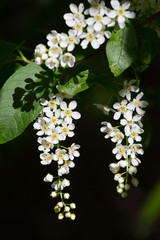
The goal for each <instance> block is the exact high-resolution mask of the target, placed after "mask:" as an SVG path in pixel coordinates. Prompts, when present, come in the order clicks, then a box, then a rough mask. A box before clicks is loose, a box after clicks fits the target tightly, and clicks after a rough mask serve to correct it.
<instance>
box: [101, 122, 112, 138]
mask: <svg viewBox="0 0 160 240" xmlns="http://www.w3.org/2000/svg"><path fill="white" fill-rule="evenodd" d="M101 124H102V125H104V126H103V127H101V128H100V131H101V132H103V133H107V134H106V135H105V136H104V137H105V138H106V139H107V138H109V137H110V136H111V133H112V131H113V130H114V128H113V127H112V125H111V124H110V123H109V122H101Z"/></svg>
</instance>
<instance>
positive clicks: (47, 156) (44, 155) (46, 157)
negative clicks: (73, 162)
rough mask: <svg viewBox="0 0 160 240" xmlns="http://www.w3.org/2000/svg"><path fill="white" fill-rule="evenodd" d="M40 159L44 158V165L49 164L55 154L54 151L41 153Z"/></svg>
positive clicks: (42, 162)
mask: <svg viewBox="0 0 160 240" xmlns="http://www.w3.org/2000/svg"><path fill="white" fill-rule="evenodd" d="M40 159H41V160H42V161H41V164H42V165H48V164H50V163H51V162H52V160H53V154H52V153H48V152H44V153H41V154H40Z"/></svg>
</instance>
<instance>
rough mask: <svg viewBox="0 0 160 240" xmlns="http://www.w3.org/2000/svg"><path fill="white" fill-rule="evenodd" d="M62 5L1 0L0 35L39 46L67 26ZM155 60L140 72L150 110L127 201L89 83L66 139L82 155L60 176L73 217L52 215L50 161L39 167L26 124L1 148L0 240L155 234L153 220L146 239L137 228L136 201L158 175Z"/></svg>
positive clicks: (54, 0) (97, 93) (97, 95)
mask: <svg viewBox="0 0 160 240" xmlns="http://www.w3.org/2000/svg"><path fill="white" fill-rule="evenodd" d="M74 2H75V3H78V2H79V1H74ZM69 3H70V1H69V0H65V1H64V0H34V1H33V0H23V1H18V0H15V1H11V0H8V1H7V0H6V1H5V0H1V2H0V22H1V29H0V37H1V39H3V40H6V41H10V42H15V43H20V42H22V41H24V40H25V46H27V47H29V48H31V49H34V48H35V46H36V45H37V44H38V43H44V44H45V43H46V39H45V37H46V34H47V33H48V32H49V31H51V30H53V29H55V30H57V31H58V32H61V31H64V32H65V31H66V30H67V27H66V26H65V23H64V20H63V14H64V13H66V12H69V10H68V5H69ZM32 51H33V50H32ZM32 53H33V52H26V55H27V57H29V58H31V57H32ZM159 57H160V56H159V53H157V56H156V57H155V58H154V60H153V62H152V64H151V65H150V67H149V68H148V69H147V70H146V71H145V73H144V74H143V75H142V82H141V87H142V89H143V90H144V91H145V93H146V99H147V100H148V101H149V103H150V107H149V108H148V109H147V114H146V115H147V118H146V119H147V120H146V122H147V123H146V124H145V131H146V132H147V133H148V134H146V135H145V137H144V140H145V146H146V149H145V154H144V156H143V157H142V158H141V160H142V164H141V166H140V167H139V168H138V174H137V176H138V179H139V181H140V185H139V187H138V188H132V189H131V190H130V191H129V196H128V197H127V198H126V199H121V197H120V196H119V195H118V194H117V193H116V189H115V187H116V184H115V182H114V180H113V175H112V173H111V172H110V171H109V169H108V165H109V163H111V162H114V156H113V155H112V153H111V149H112V148H111V144H110V141H106V140H105V139H104V136H103V134H102V133H100V131H99V129H100V126H101V124H100V123H101V121H103V120H106V117H105V116H104V115H103V114H102V113H101V112H100V111H99V110H97V109H96V108H95V107H94V106H93V103H95V102H96V103H97V102H100V101H101V95H102V92H101V91H102V89H101V88H99V89H94V88H93V89H92V90H91V91H88V92H86V94H84V97H85V101H87V102H88V107H86V106H83V107H82V106H81V108H80V109H79V110H80V111H81V114H82V118H81V119H80V120H79V121H78V122H77V124H76V135H75V137H74V138H73V142H76V143H79V144H80V145H81V156H80V158H78V159H76V160H75V163H76V167H75V168H74V169H73V170H72V171H71V173H70V175H68V176H67V177H69V179H70V180H71V186H70V187H69V188H68V192H70V193H71V200H72V201H73V202H76V204H77V209H76V211H75V212H76V215H77V218H76V220H75V221H70V220H64V221H58V220H57V216H56V214H55V213H54V210H53V208H54V205H55V204H56V201H57V200H56V199H52V198H51V197H50V196H49V194H50V191H51V188H50V184H47V183H44V182H43V178H44V176H45V175H46V174H47V173H48V172H50V173H51V172H52V168H53V167H54V166H53V165H52V166H51V165H50V166H46V167H45V166H42V165H41V164H40V160H39V152H38V150H37V147H38V144H37V137H36V135H35V132H34V130H33V127H32V124H31V125H30V126H29V127H28V128H27V129H26V130H25V132H24V133H23V134H22V135H21V136H20V137H18V138H17V139H15V140H13V141H11V142H9V143H7V144H4V145H1V146H0V159H1V161H0V228H1V230H0V233H1V236H2V238H1V239H9V236H12V238H13V239H18V240H19V239H22V240H32V239H39V240H54V239H59V240H61V239H67V240H69V239H76V240H82V239H83V240H85V239H92V238H93V237H94V238H95V239H99V240H106V239H118V238H119V239H130V240H132V239H155V240H156V239H160V229H159V226H160V221H159V220H160V219H159V218H157V219H156V220H155V221H154V223H153V224H152V226H151V228H150V230H149V233H148V236H146V235H145V230H146V229H145V226H144V229H142V228H141V227H140V226H139V225H138V222H139V220H138V219H139V214H140V211H141V208H142V206H143V203H144V201H145V199H146V198H147V196H148V194H149V192H150V191H151V190H152V188H153V187H154V185H155V184H156V183H157V182H158V181H159V180H160V177H159V175H160V173H159V172H160V171H159V169H160V157H159V146H160V142H159V136H160V127H159V116H160V106H159V103H160V97H159V91H160V83H159V82H160V81H159V76H160V68H159ZM88 94H89V95H88ZM87 95H88V97H87ZM153 204H154V203H153ZM146 228H147V226H146Z"/></svg>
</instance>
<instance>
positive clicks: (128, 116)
mask: <svg viewBox="0 0 160 240" xmlns="http://www.w3.org/2000/svg"><path fill="white" fill-rule="evenodd" d="M124 117H125V118H123V119H121V120H120V124H121V125H122V126H125V128H124V131H125V134H127V132H128V131H130V129H131V127H132V126H133V124H134V125H137V126H138V125H141V124H142V123H141V122H140V120H141V118H142V116H140V115H137V114H136V115H135V116H133V112H132V111H130V110H128V111H127V112H126V113H125V114H124Z"/></svg>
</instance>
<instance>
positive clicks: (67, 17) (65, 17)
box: [47, 13, 73, 40]
mask: <svg viewBox="0 0 160 240" xmlns="http://www.w3.org/2000/svg"><path fill="white" fill-rule="evenodd" d="M63 18H64V19H65V20H70V19H71V20H72V19H73V14H72V13H66V14H64V16H63ZM47 39H48V40H49V38H47Z"/></svg>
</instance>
